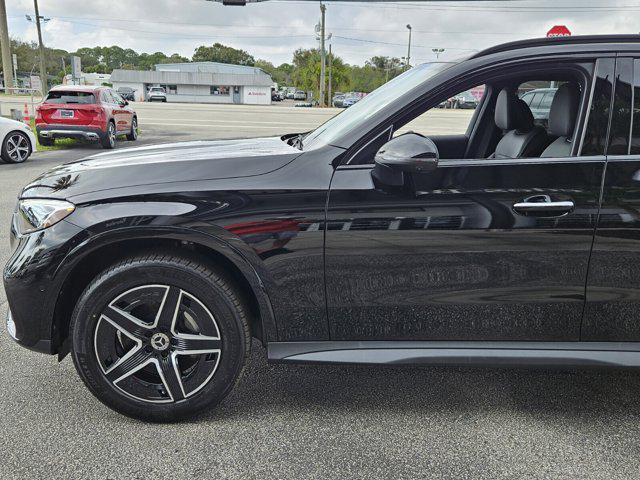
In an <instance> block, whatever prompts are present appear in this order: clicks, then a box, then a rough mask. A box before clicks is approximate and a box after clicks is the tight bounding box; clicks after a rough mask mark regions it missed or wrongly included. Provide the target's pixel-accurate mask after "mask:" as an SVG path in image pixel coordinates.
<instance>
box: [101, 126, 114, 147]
mask: <svg viewBox="0 0 640 480" xmlns="http://www.w3.org/2000/svg"><path fill="white" fill-rule="evenodd" d="M100 143H101V144H102V148H107V149H112V148H115V146H116V124H115V123H113V122H112V121H109V123H108V124H107V133H105V134H104V135H103V136H102V137H101V138H100Z"/></svg>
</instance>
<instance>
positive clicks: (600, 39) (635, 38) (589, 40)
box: [470, 35, 640, 58]
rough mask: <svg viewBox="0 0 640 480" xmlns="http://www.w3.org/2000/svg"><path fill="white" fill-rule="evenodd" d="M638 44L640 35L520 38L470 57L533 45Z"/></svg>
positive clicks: (587, 46)
mask: <svg viewBox="0 0 640 480" xmlns="http://www.w3.org/2000/svg"><path fill="white" fill-rule="evenodd" d="M621 43H625V44H636V45H637V46H640V35H575V36H571V37H544V38H532V39H528V40H518V41H515V42H508V43H503V44H500V45H496V46H494V47H490V48H487V49H485V50H482V51H480V52H478V53H476V54H475V55H472V56H471V57H470V58H480V57H486V56H488V55H492V54H494V53H500V52H508V51H512V50H519V49H524V48H532V47H549V46H555V47H558V49H560V48H561V47H562V46H566V45H584V46H585V50H587V49H589V47H590V46H593V45H596V44H597V45H603V44H611V45H612V46H613V45H616V44H621Z"/></svg>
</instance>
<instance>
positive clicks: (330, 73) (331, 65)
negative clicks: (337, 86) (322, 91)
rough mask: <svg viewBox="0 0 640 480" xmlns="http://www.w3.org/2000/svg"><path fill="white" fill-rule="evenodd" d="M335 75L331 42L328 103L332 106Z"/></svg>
mask: <svg viewBox="0 0 640 480" xmlns="http://www.w3.org/2000/svg"><path fill="white" fill-rule="evenodd" d="M332 76H333V55H331V43H329V95H327V103H328V104H329V106H330V107H333V105H332V97H331V93H332V92H331V82H332V81H333V79H332Z"/></svg>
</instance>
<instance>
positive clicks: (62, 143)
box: [31, 118, 140, 152]
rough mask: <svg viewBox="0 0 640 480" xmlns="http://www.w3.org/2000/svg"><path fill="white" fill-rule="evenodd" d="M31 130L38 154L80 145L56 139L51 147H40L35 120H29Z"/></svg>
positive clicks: (120, 136) (74, 140)
mask: <svg viewBox="0 0 640 480" xmlns="http://www.w3.org/2000/svg"><path fill="white" fill-rule="evenodd" d="M31 130H33V133H34V134H35V136H36V148H37V149H38V151H39V152H47V151H50V150H64V149H66V148H73V147H77V146H79V145H81V144H82V143H84V142H82V141H81V140H76V139H75V138H58V139H56V141H55V142H54V144H53V145H42V144H41V143H40V139H39V138H38V134H37V133H36V121H35V119H33V118H32V119H31ZM138 135H140V127H138ZM124 138H125V136H124V135H118V139H120V140H123V139H124Z"/></svg>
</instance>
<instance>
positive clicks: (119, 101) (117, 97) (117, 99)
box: [110, 90, 124, 105]
mask: <svg viewBox="0 0 640 480" xmlns="http://www.w3.org/2000/svg"><path fill="white" fill-rule="evenodd" d="M110 93H111V96H112V97H113V101H114V103H117V104H118V105H120V104H122V103H124V98H122V97H121V96H120V94H119V93H118V92H114V91H113V90H110Z"/></svg>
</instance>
